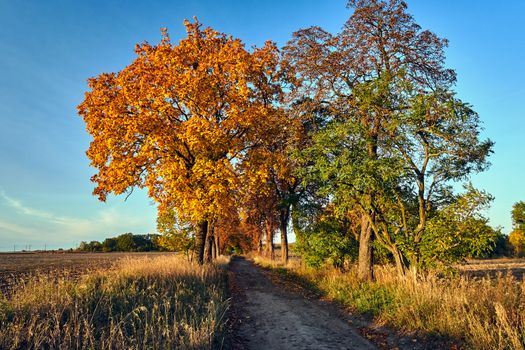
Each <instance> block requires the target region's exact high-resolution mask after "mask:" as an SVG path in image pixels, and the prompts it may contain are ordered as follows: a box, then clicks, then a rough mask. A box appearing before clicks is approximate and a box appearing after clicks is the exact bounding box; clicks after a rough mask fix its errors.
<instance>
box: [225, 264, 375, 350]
mask: <svg viewBox="0 0 525 350" xmlns="http://www.w3.org/2000/svg"><path fill="white" fill-rule="evenodd" d="M231 271H232V279H233V281H232V283H233V284H234V286H235V289H236V291H235V293H234V296H233V297H234V299H235V298H237V299H241V300H234V301H233V304H234V305H238V306H236V307H238V308H239V309H238V310H236V313H237V325H236V331H235V333H236V343H235V346H234V347H235V348H238V349H250V350H263V349H264V350H269V349H286V350H289V349H357V350H368V349H377V347H376V346H374V345H373V344H372V343H370V342H369V341H368V340H366V339H365V338H363V337H361V336H360V335H359V334H358V332H357V330H356V329H355V328H353V327H352V326H351V325H350V324H349V323H348V321H346V320H343V319H342V318H340V317H339V316H338V315H337V312H335V311H334V310H332V309H331V308H329V307H325V306H323V305H322V304H321V303H320V302H318V301H316V300H308V299H306V298H304V297H303V296H302V295H300V294H296V293H293V292H290V291H287V290H285V289H283V288H281V287H280V286H276V285H274V284H273V283H272V282H271V281H270V279H269V278H268V277H267V276H266V275H265V274H264V273H263V272H262V271H261V269H260V268H259V267H256V266H254V265H253V263H252V262H250V261H247V260H245V259H242V258H234V260H233V261H232V265H231Z"/></svg>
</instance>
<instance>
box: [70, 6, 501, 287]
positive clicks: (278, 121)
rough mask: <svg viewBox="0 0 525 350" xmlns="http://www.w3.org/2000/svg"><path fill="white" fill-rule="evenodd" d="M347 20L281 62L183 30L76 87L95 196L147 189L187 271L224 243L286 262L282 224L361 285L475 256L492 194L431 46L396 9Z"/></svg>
mask: <svg viewBox="0 0 525 350" xmlns="http://www.w3.org/2000/svg"><path fill="white" fill-rule="evenodd" d="M348 6H349V7H350V8H352V9H353V14H352V15H351V17H350V18H349V19H348V21H347V22H346V23H345V24H344V26H343V29H342V30H341V31H340V32H339V33H337V34H332V33H329V32H327V31H325V30H323V29H322V28H320V27H311V28H307V29H301V30H299V31H297V32H295V33H293V37H292V39H291V40H290V41H289V42H288V44H287V45H286V46H285V47H283V48H282V49H281V50H279V49H278V48H277V46H276V45H275V44H274V43H272V42H266V43H265V45H264V46H263V47H262V48H254V49H252V50H247V49H246V48H245V47H244V45H243V43H242V42H241V41H240V40H239V39H236V38H233V37H231V36H228V35H225V34H223V33H219V32H217V31H215V30H213V29H211V28H203V27H202V26H201V24H200V23H199V22H198V21H197V20H196V19H195V22H193V23H191V22H189V21H186V22H185V26H186V31H187V37H186V38H184V39H182V40H180V41H179V42H178V43H173V42H172V41H171V40H170V38H169V36H168V33H167V32H166V31H165V30H164V31H163V35H162V40H161V42H160V43H159V44H157V45H151V44H149V43H143V44H141V45H138V46H137V48H136V53H137V58H136V59H135V60H134V61H133V62H132V63H131V64H130V65H128V66H127V67H126V68H124V69H123V70H122V71H120V72H118V73H104V74H101V75H99V76H98V77H96V78H92V79H89V81H88V82H89V87H90V89H91V90H90V91H89V92H87V93H86V94H85V99H84V101H83V102H82V103H81V104H80V105H79V106H78V111H79V114H80V115H81V116H82V117H83V119H84V121H85V123H86V125H87V130H88V132H89V133H90V134H91V135H92V137H93V141H92V143H91V145H90V147H89V149H88V151H87V155H88V157H89V158H90V160H91V165H92V166H93V167H95V168H96V169H97V170H98V172H97V173H96V174H95V175H94V176H93V178H92V181H93V182H95V184H96V187H95V190H94V194H95V195H97V196H98V197H99V199H101V200H105V199H106V197H107V195H108V194H110V193H114V194H117V195H118V194H122V193H125V192H127V191H130V190H132V189H133V188H134V187H139V188H147V189H148V193H149V196H150V197H151V198H152V199H153V200H154V201H155V202H156V203H157V204H158V227H159V231H161V232H163V233H164V234H165V237H172V239H174V240H175V241H174V242H175V243H174V244H181V245H184V244H187V243H188V242H189V240H190V239H194V246H195V249H196V253H197V260H198V261H199V262H200V263H203V262H204V261H205V260H206V256H208V257H209V258H210V259H212V258H213V256H214V254H217V252H219V253H220V252H221V251H222V250H224V249H225V247H226V246H229V247H238V248H240V249H244V250H249V249H257V250H259V251H260V252H263V250H265V251H266V252H267V254H268V255H269V256H271V257H272V258H273V256H274V248H273V246H274V245H273V240H274V236H275V234H276V233H277V232H279V233H280V237H281V258H282V260H283V261H284V262H286V261H287V259H288V241H287V239H288V238H287V237H288V230H289V228H290V227H293V229H294V232H295V234H296V236H297V240H298V247H299V249H300V250H301V251H302V252H303V254H304V255H305V256H313V257H315V258H316V259H317V262H314V263H320V262H326V261H327V260H330V261H331V262H332V263H334V264H336V265H337V264H342V263H344V261H345V259H351V258H352V257H355V258H356V259H357V261H358V269H359V275H360V277H361V278H363V279H372V278H373V264H374V261H376V260H377V259H378V256H376V257H374V253H380V256H381V257H382V258H381V259H384V260H387V261H391V262H392V263H394V264H395V266H396V268H397V270H398V272H399V273H400V274H403V273H404V272H405V271H406V270H407V269H408V268H411V269H414V270H417V269H421V268H428V267H432V266H436V265H443V264H445V265H446V264H450V263H452V262H454V261H456V260H457V259H461V258H463V257H465V256H466V255H469V254H470V255H476V254H477V255H481V254H484V253H485V252H487V251H488V250H490V249H491V247H492V246H493V245H494V244H495V241H496V240H497V237H498V232H497V231H495V230H493V229H492V228H491V227H490V226H489V225H488V223H487V222H488V220H487V219H486V218H484V217H483V215H482V210H483V209H484V208H485V207H486V206H488V205H489V203H490V201H491V200H492V198H491V196H490V195H489V194H487V193H485V192H484V191H480V190H478V189H475V188H474V187H473V186H472V185H470V184H469V183H468V178H469V175H471V174H472V173H475V172H479V171H483V170H484V169H486V168H487V166H488V162H487V157H488V156H489V154H490V153H491V151H492V146H493V143H492V142H491V141H490V140H486V139H482V138H481V137H480V132H481V126H480V120H479V117H478V115H477V113H476V112H475V111H474V110H473V109H472V108H471V106H470V105H469V104H468V103H465V102H463V101H462V100H460V99H459V98H458V97H457V96H456V94H455V92H454V90H453V87H454V83H455V81H456V74H455V72H454V71H453V70H452V69H449V68H447V67H446V66H445V54H444V49H445V47H446V46H447V41H446V40H445V39H442V38H439V37H438V36H436V35H435V34H434V33H432V32H430V31H428V30H423V29H421V27H420V26H419V25H418V24H417V23H416V22H415V21H414V19H413V17H412V16H411V15H409V14H408V13H407V6H406V4H405V2H404V1H401V0H388V1H386V0H385V1H383V0H350V1H349V2H348ZM460 183H465V190H464V191H463V192H462V193H460V194H457V193H456V191H454V186H455V187H457V185H458V184H460ZM176 240H179V241H180V242H178V243H177V242H176ZM192 244H193V243H192ZM214 251H215V253H213V252H214ZM326 251H328V252H329V253H326ZM205 252H208V253H207V255H206V254H205ZM311 260H312V261H314V260H315V259H311Z"/></svg>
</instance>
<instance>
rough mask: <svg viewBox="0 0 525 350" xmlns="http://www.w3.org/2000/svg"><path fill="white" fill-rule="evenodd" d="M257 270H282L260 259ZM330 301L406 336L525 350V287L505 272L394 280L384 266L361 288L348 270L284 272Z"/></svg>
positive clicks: (301, 268) (298, 267)
mask: <svg viewBox="0 0 525 350" xmlns="http://www.w3.org/2000/svg"><path fill="white" fill-rule="evenodd" d="M256 261H257V262H258V263H260V264H262V265H266V266H271V267H274V268H275V267H282V266H281V265H280V264H278V263H273V262H269V261H267V260H265V259H263V258H257V259H256ZM286 268H287V269H288V270H287V271H288V272H286V273H291V274H295V275H296V276H297V278H301V279H306V280H307V281H309V282H310V283H312V284H313V285H314V286H315V287H316V289H318V290H320V291H322V292H323V293H324V295H325V296H326V297H328V298H330V299H333V300H337V301H339V302H341V303H343V304H345V305H348V306H350V307H351V308H353V309H354V310H356V311H359V312H361V313H370V314H373V315H374V316H375V318H376V321H377V322H378V323H380V324H385V325H389V326H393V327H395V328H398V329H401V330H403V331H405V332H407V333H420V334H433V335H439V336H444V337H448V338H452V339H456V340H459V341H461V342H463V343H464V345H465V346H466V347H467V348H473V349H487V350H488V349H491V350H492V349H525V282H524V281H523V280H518V279H517V278H516V277H514V276H512V275H511V274H510V273H507V274H498V275H497V276H496V277H495V278H488V277H486V278H482V279H471V278H468V277H464V276H454V277H448V278H442V277H439V276H436V275H433V274H428V275H426V276H418V277H417V278H416V277H414V276H413V275H409V276H405V277H398V276H397V275H396V273H395V271H394V270H393V269H391V268H389V267H380V266H378V267H377V268H376V277H377V278H376V281H374V282H372V283H363V282H360V281H359V280H358V279H357V274H356V272H355V269H354V270H350V271H348V272H341V271H338V270H336V269H332V268H324V269H321V270H314V269H310V268H307V267H304V266H301V264H300V263H297V262H294V264H293V265H291V266H287V267H286Z"/></svg>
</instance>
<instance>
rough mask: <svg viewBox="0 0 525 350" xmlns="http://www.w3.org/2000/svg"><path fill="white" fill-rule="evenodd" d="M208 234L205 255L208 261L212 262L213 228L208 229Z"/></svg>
mask: <svg viewBox="0 0 525 350" xmlns="http://www.w3.org/2000/svg"><path fill="white" fill-rule="evenodd" d="M208 231H209V232H208V235H207V237H206V249H205V251H204V253H205V254H204V256H205V258H206V262H207V263H211V262H212V261H213V229H212V230H209V229H208Z"/></svg>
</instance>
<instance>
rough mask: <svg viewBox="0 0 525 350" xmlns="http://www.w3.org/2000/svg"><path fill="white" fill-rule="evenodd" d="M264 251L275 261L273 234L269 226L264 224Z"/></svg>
mask: <svg viewBox="0 0 525 350" xmlns="http://www.w3.org/2000/svg"><path fill="white" fill-rule="evenodd" d="M266 251H267V253H268V257H269V258H270V259H272V260H273V259H275V253H274V251H275V249H274V247H273V232H272V228H271V226H270V225H269V224H266Z"/></svg>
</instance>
